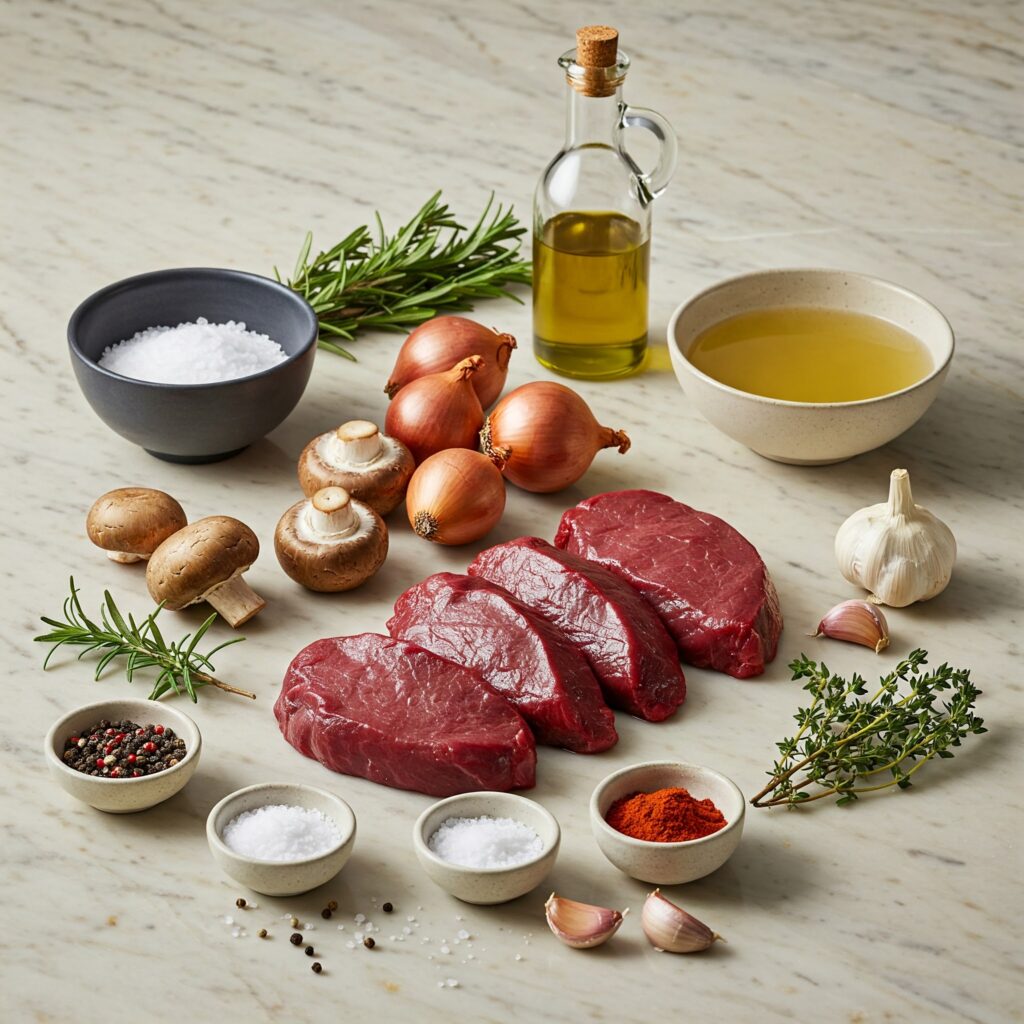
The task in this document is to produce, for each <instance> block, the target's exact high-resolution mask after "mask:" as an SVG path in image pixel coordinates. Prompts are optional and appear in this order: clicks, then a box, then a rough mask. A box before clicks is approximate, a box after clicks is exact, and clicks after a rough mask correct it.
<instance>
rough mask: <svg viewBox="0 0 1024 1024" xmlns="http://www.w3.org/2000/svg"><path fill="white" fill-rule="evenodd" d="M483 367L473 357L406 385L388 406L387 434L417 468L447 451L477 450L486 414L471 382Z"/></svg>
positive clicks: (482, 362) (385, 428) (476, 356)
mask: <svg viewBox="0 0 1024 1024" xmlns="http://www.w3.org/2000/svg"><path fill="white" fill-rule="evenodd" d="M483 365H484V360H483V357H482V356H479V355H472V356H470V357H469V358H468V359H463V360H462V361H461V362H459V363H456V364H455V365H454V366H453V367H452V368H451V369H450V370H447V371H445V372H444V373H431V374H428V375H427V376H426V377H420V379H419V380H414V381H413V382H412V383H411V384H407V385H406V386H405V387H404V388H402V390H401V391H400V392H399V393H398V394H397V395H396V396H395V400H394V401H393V402H392V403H391V405H389V406H388V411H387V415H386V416H385V417H384V433H385V434H387V435H388V436H389V437H396V438H398V440H399V441H401V442H402V444H404V445H405V446H406V448H408V449H409V451H411V452H412V457H413V458H414V459H415V460H416V464H417V465H419V463H421V462H423V460H424V459H427V458H429V457H430V456H431V455H434V454H436V453H437V452H440V451H444V450H445V449H446V448H476V446H477V437H478V435H479V432H480V428H481V427H482V426H483V422H484V410H483V407H482V406H481V405H480V399H479V398H477V396H476V392H475V391H474V390H473V384H472V380H473V377H474V375H475V374H476V373H478V372H479V370H480V369H481V368H482V367H483Z"/></svg>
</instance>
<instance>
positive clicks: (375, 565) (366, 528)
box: [274, 488, 388, 593]
mask: <svg viewBox="0 0 1024 1024" xmlns="http://www.w3.org/2000/svg"><path fill="white" fill-rule="evenodd" d="M328 490H331V489H330V488H328ZM319 493H320V495H323V493H324V491H323V490H321V491H320V492H319ZM312 504H313V502H312V499H310V498H306V499H304V500H303V501H297V502H296V503H295V504H294V505H292V507H291V508H290V509H288V511H287V512H285V514H284V515H283V516H281V519H280V520H279V522H278V524H277V529H276V530H275V531H274V550H275V551H276V552H277V560H278V561H279V562H280V563H281V568H282V569H284V571H285V572H286V573H287V574H288V575H289V576H290V577H291V578H292V579H293V580H295V582H296V583H298V584H301V585H302V586H303V587H306V588H307V589H308V590H316V591H320V592H321V593H340V592H341V591H343V590H354V589H355V588H356V587H358V586H360V585H361V584H363V583H365V582H366V581H367V580H368V579H369V578H370V577H371V576H372V575H373V574H374V573H375V572H376V571H377V570H378V569H379V568H380V567H381V566H382V565H383V564H384V559H385V558H386V557H387V554H388V528H387V526H385V524H384V520H383V519H381V517H380V516H379V515H378V514H377V512H375V511H374V510H373V509H372V508H370V506H369V505H367V504H364V503H363V502H361V501H356V500H355V499H351V500H350V501H348V502H347V504H348V507H349V508H351V509H352V511H353V513H354V514H355V515H356V516H357V517H358V520H359V525H358V528H357V529H356V530H355V532H354V533H351V534H349V535H348V536H345V537H339V538H338V539H337V540H331V539H329V538H326V537H324V536H323V535H319V536H318V535H317V534H315V532H314V531H313V530H312V529H311V527H310V525H309V523H308V521H307V515H308V513H309V511H310V509H311V506H312ZM323 511H333V509H329V508H325V509H323Z"/></svg>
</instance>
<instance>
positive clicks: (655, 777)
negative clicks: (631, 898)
mask: <svg viewBox="0 0 1024 1024" xmlns="http://www.w3.org/2000/svg"><path fill="white" fill-rule="evenodd" d="M744 811H745V801H744V799H743V794H742V793H741V792H740V790H739V787H738V786H737V785H736V783H734V782H733V781H732V779H729V778H727V777H726V776H725V775H723V774H722V773H721V772H716V771H715V770H714V769H712V768H706V767H704V766H703V765H699V764H689V763H687V762H685V761H646V762H644V763H642V764H634V765H630V766H629V767H628V768H622V769H620V770H619V771H617V772H613V773H612V774H611V775H609V776H608V777H607V778H606V779H604V780H603V781H602V782H601V783H599V784H598V786H597V788H596V789H595V790H594V793H593V795H592V796H591V798H590V824H591V828H592V829H593V832H594V838H595V839H596V840H597V845H598V846H599V847H600V848H601V852H602V853H603V854H604V855H605V856H606V857H607V858H608V859H609V860H610V861H611V862H612V863H613V864H614V865H615V866H616V867H617V868H618V869H619V870H620V871H624V872H625V873H626V874H627V875H629V876H630V877H631V878H637V879H639V880H640V881H641V882H652V883H654V884H655V885H679V884H681V883H683V882H692V881H694V880H695V879H697V878H703V877H704V876H705V875H710V874H711V872H712V871H716V870H718V868H720V867H721V866H722V865H723V864H724V863H725V862H726V861H727V860H728V859H729V858H730V857H731V856H732V855H733V853H734V852H735V850H736V847H737V846H739V842H740V837H741V836H742V834H743V817H744Z"/></svg>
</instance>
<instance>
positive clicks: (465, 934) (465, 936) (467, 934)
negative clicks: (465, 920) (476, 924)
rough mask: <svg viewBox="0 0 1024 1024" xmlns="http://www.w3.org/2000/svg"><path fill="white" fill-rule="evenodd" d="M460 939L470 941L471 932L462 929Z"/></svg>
mask: <svg viewBox="0 0 1024 1024" xmlns="http://www.w3.org/2000/svg"><path fill="white" fill-rule="evenodd" d="M459 938H460V939H468V938H470V934H469V932H467V931H466V929H465V928H460V929H459Z"/></svg>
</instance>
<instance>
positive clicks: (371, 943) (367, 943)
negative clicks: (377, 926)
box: [363, 935, 377, 949]
mask: <svg viewBox="0 0 1024 1024" xmlns="http://www.w3.org/2000/svg"><path fill="white" fill-rule="evenodd" d="M363 945H364V946H365V947H366V948H367V949H373V947H374V946H376V945H377V943H376V942H374V941H373V936H372V935H367V936H366V938H365V939H363Z"/></svg>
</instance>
